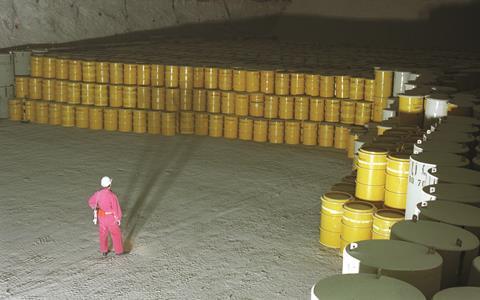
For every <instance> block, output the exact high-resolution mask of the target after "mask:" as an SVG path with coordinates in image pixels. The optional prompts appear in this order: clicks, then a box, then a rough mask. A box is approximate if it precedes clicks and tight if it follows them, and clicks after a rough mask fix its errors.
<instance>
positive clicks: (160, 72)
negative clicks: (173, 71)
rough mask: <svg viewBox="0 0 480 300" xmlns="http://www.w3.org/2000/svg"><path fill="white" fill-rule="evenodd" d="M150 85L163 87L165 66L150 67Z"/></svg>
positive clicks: (152, 65)
mask: <svg viewBox="0 0 480 300" xmlns="http://www.w3.org/2000/svg"><path fill="white" fill-rule="evenodd" d="M150 83H151V84H152V86H155V87H159V86H164V85H165V66H164V65H161V64H151V65H150ZM159 126H160V125H159ZM149 133H150V132H149ZM153 134H157V133H153Z"/></svg>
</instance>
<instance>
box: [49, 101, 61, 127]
mask: <svg viewBox="0 0 480 300" xmlns="http://www.w3.org/2000/svg"><path fill="white" fill-rule="evenodd" d="M48 124H50V125H61V124H62V104H61V103H50V104H49V105H48Z"/></svg>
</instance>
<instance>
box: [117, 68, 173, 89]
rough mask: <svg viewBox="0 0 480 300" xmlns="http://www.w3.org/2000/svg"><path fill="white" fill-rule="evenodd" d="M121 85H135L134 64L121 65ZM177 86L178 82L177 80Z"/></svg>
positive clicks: (135, 70)
mask: <svg viewBox="0 0 480 300" xmlns="http://www.w3.org/2000/svg"><path fill="white" fill-rule="evenodd" d="M177 74H178V73H177ZM123 83H124V84H129V85H136V84H137V64H134V63H126V64H123ZM177 86H178V80H177Z"/></svg>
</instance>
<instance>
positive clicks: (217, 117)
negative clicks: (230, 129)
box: [208, 114, 223, 137]
mask: <svg viewBox="0 0 480 300" xmlns="http://www.w3.org/2000/svg"><path fill="white" fill-rule="evenodd" d="M208 135H209V136H211V137H222V136H223V115H222V114H209V116H208Z"/></svg>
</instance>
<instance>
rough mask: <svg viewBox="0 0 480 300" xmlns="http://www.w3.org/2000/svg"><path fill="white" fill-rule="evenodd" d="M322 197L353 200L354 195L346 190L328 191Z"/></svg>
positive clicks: (334, 199) (335, 199)
mask: <svg viewBox="0 0 480 300" xmlns="http://www.w3.org/2000/svg"><path fill="white" fill-rule="evenodd" d="M322 198H324V199H328V200H333V201H348V200H352V199H353V196H352V195H350V194H349V193H345V192H337V191H335V192H333V191H332V192H326V193H325V194H323V196H322Z"/></svg>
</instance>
